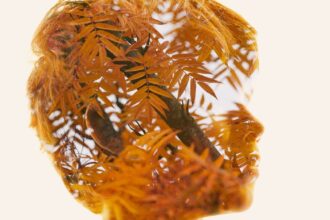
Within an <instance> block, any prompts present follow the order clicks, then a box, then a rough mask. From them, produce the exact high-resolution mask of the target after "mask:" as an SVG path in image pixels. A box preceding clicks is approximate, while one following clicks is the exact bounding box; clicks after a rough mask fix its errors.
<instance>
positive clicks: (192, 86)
mask: <svg viewBox="0 0 330 220" xmlns="http://www.w3.org/2000/svg"><path fill="white" fill-rule="evenodd" d="M190 97H191V102H192V104H194V103H195V98H196V80H195V79H192V80H190Z"/></svg>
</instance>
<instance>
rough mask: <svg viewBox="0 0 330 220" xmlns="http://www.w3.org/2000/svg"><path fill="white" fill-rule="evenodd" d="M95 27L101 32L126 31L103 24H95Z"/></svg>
mask: <svg viewBox="0 0 330 220" xmlns="http://www.w3.org/2000/svg"><path fill="white" fill-rule="evenodd" d="M95 27H97V28H98V29H103V30H109V31H125V30H126V29H124V28H121V27H117V26H114V25H111V24H105V23H97V24H95Z"/></svg>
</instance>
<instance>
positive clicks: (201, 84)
mask: <svg viewBox="0 0 330 220" xmlns="http://www.w3.org/2000/svg"><path fill="white" fill-rule="evenodd" d="M198 85H199V86H200V87H202V88H203V89H204V90H205V91H206V92H207V93H208V94H210V95H212V96H213V97H215V98H217V95H216V94H215V93H214V91H213V89H212V88H211V87H210V86H209V85H207V84H206V83H203V82H198Z"/></svg>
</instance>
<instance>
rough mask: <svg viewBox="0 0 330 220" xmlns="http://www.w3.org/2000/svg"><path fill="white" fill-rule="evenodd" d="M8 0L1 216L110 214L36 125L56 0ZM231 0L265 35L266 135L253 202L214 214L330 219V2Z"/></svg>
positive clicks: (250, 219) (256, 106) (258, 101)
mask: <svg viewBox="0 0 330 220" xmlns="http://www.w3.org/2000/svg"><path fill="white" fill-rule="evenodd" d="M0 1H1V4H0V5H1V7H0V8H1V12H0V74H1V78H0V101H1V102H0V103H1V104H0V137H1V144H0V147H1V150H0V154H1V156H0V158H1V159H0V169H1V170H0V219H1V220H19V219H28V220H30V219H31V220H32V219H33V220H43V219H48V220H58V219H63V220H66V219H79V220H96V219H101V217H100V216H95V215H93V214H91V213H90V212H88V211H87V210H86V209H85V208H83V207H82V206H80V205H79V204H78V203H76V202H75V201H74V199H73V198H72V197H71V196H70V195H69V193H68V192H67V191H66V189H65V187H64V185H63V184H62V182H61V180H60V178H59V176H58V175H57V174H56V172H55V170H54V168H53V167H52V165H51V163H50V161H49V159H48V157H47V156H46V154H45V153H42V152H41V150H40V148H39V147H38V146H39V142H38V140H37V138H36V136H35V133H34V131H32V130H31V129H30V128H29V110H28V100H27V98H26V81H27V78H28V75H29V72H30V70H31V68H32V64H33V56H32V53H31V52H30V42H31V39H32V36H33V33H34V30H35V29H36V27H37V25H38V23H39V22H40V21H41V19H42V18H43V16H44V15H45V13H46V11H47V10H48V9H49V8H50V7H51V6H52V5H53V4H54V3H55V1H54V0H15V1H10V0H0ZM222 2H223V3H225V4H226V5H228V6H230V7H231V8H233V9H235V10H236V11H238V12H239V13H241V14H242V15H243V16H244V17H245V18H247V20H249V21H250V22H251V24H252V25H253V26H255V27H256V29H257V30H258V32H259V37H258V38H259V47H260V60H261V61H260V62H261V68H260V72H261V73H260V76H259V77H258V78H257V80H256V82H255V94H254V97H253V99H252V103H251V106H250V107H251V109H252V110H253V113H254V114H255V115H256V116H257V117H258V118H259V119H260V120H261V121H262V122H263V123H264V125H265V127H266V132H265V134H264V136H263V138H262V141H261V143H260V150H261V155H262V162H261V175H260V178H259V180H258V182H257V185H256V191H255V201H254V203H253V206H252V207H251V208H250V209H249V210H248V211H246V212H243V213H238V214H237V213H235V214H229V215H223V216H220V217H213V218H212V219H223V220H238V219H239V220H242V219H244V220H266V219H267V220H278V219H300V220H305V219H306V220H307V219H317V220H328V219H330V212H329V205H330V202H329V200H330V190H329V188H330V178H329V168H330V166H329V163H330V160H329V159H330V144H329V138H330V128H329V127H330V124H329V123H330V120H329V113H330V109H329V107H330V104H329V101H330V99H329V95H330V89H329V88H330V87H329V84H330V56H329V53H330V44H329V40H330V25H329V23H330V13H329V11H330V1H329V0H313V1H311V0H223V1H222ZM210 219H211V218H210Z"/></svg>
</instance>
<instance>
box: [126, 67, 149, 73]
mask: <svg viewBox="0 0 330 220" xmlns="http://www.w3.org/2000/svg"><path fill="white" fill-rule="evenodd" d="M144 68H145V67H144V66H135V67H132V68H129V69H128V70H126V71H125V72H128V73H130V72H137V71H141V70H144Z"/></svg>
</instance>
